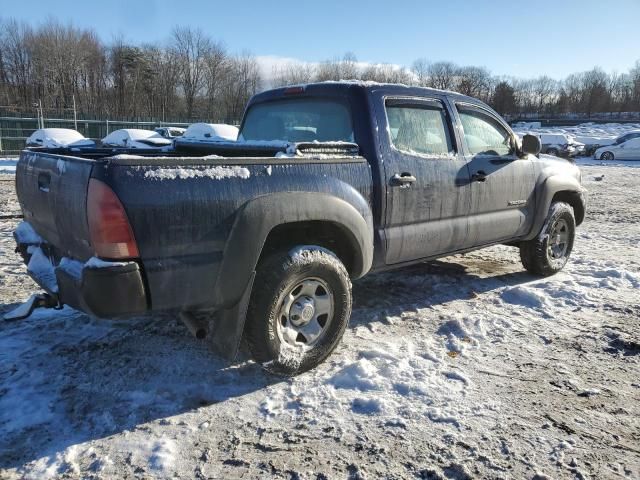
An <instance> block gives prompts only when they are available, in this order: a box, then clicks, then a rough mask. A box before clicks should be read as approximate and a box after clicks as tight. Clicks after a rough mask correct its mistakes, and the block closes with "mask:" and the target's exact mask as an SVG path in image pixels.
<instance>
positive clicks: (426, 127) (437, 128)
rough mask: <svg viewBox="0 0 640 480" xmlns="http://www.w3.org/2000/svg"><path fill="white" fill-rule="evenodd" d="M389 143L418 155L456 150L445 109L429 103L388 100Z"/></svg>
mask: <svg viewBox="0 0 640 480" xmlns="http://www.w3.org/2000/svg"><path fill="white" fill-rule="evenodd" d="M386 111H387V119H388V122H389V137H390V140H391V144H392V145H393V146H394V147H395V148H396V149H398V150H400V151H401V152H404V153H409V154H418V155H434V156H440V155H448V154H450V153H455V152H454V149H453V145H452V141H451V134H450V130H449V127H448V121H447V117H446V113H445V111H444V109H443V108H440V107H438V106H437V105H431V104H424V105H421V104H402V103H393V102H387V104H386Z"/></svg>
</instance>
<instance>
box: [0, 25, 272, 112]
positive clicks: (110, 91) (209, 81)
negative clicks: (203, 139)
mask: <svg viewBox="0 0 640 480" xmlns="http://www.w3.org/2000/svg"><path fill="white" fill-rule="evenodd" d="M261 88H262V78H261V75H260V71H259V68H258V63H257V61H256V59H255V58H254V57H253V56H252V55H250V54H248V53H242V54H239V55H232V54H230V53H229V52H228V51H227V50H226V48H225V47H224V45H223V44H222V43H220V42H216V41H214V40H213V39H212V38H211V37H210V36H208V35H207V34H205V33H204V32H203V31H202V30H199V29H193V28H188V27H176V28H174V29H173V31H172V32H171V37H170V38H169V39H168V41H167V42H166V43H165V44H163V45H155V44H142V45H132V44H130V43H127V42H125V41H124V40H122V39H116V40H115V41H113V42H111V43H110V44H105V43H104V42H102V41H101V40H100V39H99V38H98V37H97V36H96V34H95V33H94V32H93V31H91V30H88V29H81V28H76V27H74V26H73V25H65V24H62V23H60V22H58V21H56V20H49V21H47V22H46V23H45V24H43V25H41V26H39V27H35V28H34V27H32V26H30V25H29V24H27V23H24V22H18V21H16V20H13V19H9V20H5V21H2V22H0V105H1V106H5V107H17V108H22V109H27V110H28V109H33V108H34V106H35V105H38V104H39V103H40V102H42V108H43V109H44V110H45V111H46V112H47V113H55V112H57V113H62V112H64V111H68V110H69V109H71V108H73V106H74V103H75V106H76V109H77V112H78V115H81V116H83V117H86V118H91V117H94V118H114V119H115V118H118V119H124V118H141V117H148V118H154V119H158V120H163V119H165V118H166V119H172V118H173V119H176V118H182V119H194V118H209V119H215V120H221V121H225V120H229V121H231V120H234V119H237V118H240V117H241V116H242V111H243V108H244V105H245V104H246V102H247V101H248V100H249V98H250V97H251V96H252V95H253V94H255V93H256V92H258V91H259V90H260V89H261Z"/></svg>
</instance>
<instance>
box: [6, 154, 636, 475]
mask: <svg viewBox="0 0 640 480" xmlns="http://www.w3.org/2000/svg"><path fill="white" fill-rule="evenodd" d="M582 169H583V179H584V183H585V186H586V187H587V188H588V189H589V213H588V215H587V220H586V221H585V224H584V225H583V226H582V227H580V229H579V233H578V237H577V240H576V245H575V249H574V254H573V257H572V260H571V261H570V263H569V265H568V267H567V268H566V269H565V271H563V272H562V273H560V274H558V275H556V276H553V277H549V278H543V279H539V278H534V277H532V276H530V275H528V274H526V273H524V272H523V271H522V268H521V266H520V264H519V261H518V255H517V251H516V250H515V249H513V248H509V247H493V248H491V249H488V250H482V251H478V252H474V253H471V254H467V255H464V256H456V257H453V258H449V259H445V260H442V261H438V262H431V263H429V264H421V265H416V266H412V267H408V268H403V269H401V270H398V271H395V272H388V273H381V274H375V275H370V276H367V277H365V278H364V279H361V280H359V281H356V282H354V287H353V288H354V300H355V304H354V310H353V317H352V320H351V323H350V325H349V327H348V329H347V331H346V333H345V337H344V339H343V341H342V343H341V345H340V346H339V348H338V349H337V351H336V352H335V353H334V354H333V355H332V356H331V357H330V358H329V359H328V361H327V362H326V363H324V364H323V365H321V366H320V367H319V368H317V369H316V370H314V371H312V372H309V373H306V374H304V375H301V376H299V377H297V378H294V379H282V378H278V377H273V376H270V375H267V374H265V373H264V372H263V371H262V370H261V369H260V368H259V367H258V366H257V365H255V364H254V363H253V362H251V361H249V360H248V355H247V353H246V352H243V353H242V356H241V359H240V361H239V362H238V363H237V364H234V365H233V366H231V367H229V366H226V365H225V364H223V362H222V361H221V360H220V359H219V358H217V357H215V356H214V355H212V354H211V353H210V352H209V350H208V349H207V347H206V344H205V343H202V342H200V343H199V342H198V341H196V340H195V339H193V338H192V337H191V336H190V334H189V333H188V332H187V329H186V328H185V327H184V326H183V325H182V324H181V323H179V322H178V320H177V319H176V318H175V317H173V316H170V315H157V316H155V317H154V318H147V317H140V318H134V319H129V320H116V321H104V320H96V319H91V318H89V317H87V316H86V315H83V314H81V313H79V312H76V311H74V310H72V309H70V308H65V309H63V310H61V311H54V310H41V311H38V312H37V313H35V314H34V315H33V316H32V317H31V318H29V319H27V320H25V321H23V322H18V323H10V324H8V323H3V322H0V478H9V479H13V478H38V479H40V478H79V477H80V478H94V477H95V478H132V477H146V478H173V477H179V478H207V477H214V478H239V477H244V478H267V477H268V478H314V479H315V478H389V477H391V478H455V479H467V478H529V479H530V478H538V479H542V478H572V479H573V478H625V477H626V478H639V477H640V448H639V447H638V432H639V430H638V427H639V424H638V418H640V340H639V339H640V325H639V322H638V319H639V318H640V295H639V294H638V292H639V289H640V212H639V211H638V209H637V206H636V203H637V201H636V199H635V198H634V195H633V193H634V192H636V191H637V190H638V188H640V170H638V169H636V168H622V167H619V166H602V165H593V166H584V167H583V168H582ZM603 175H604V177H603ZM596 178H600V179H601V180H600V181H596ZM12 196H14V192H13V185H12V182H0V198H1V199H2V201H4V200H5V199H6V198H11V197H12ZM12 201H13V200H12ZM16 225H17V221H14V220H4V221H2V222H0V255H1V256H2V259H3V261H2V262H1V265H0V269H1V270H2V274H1V275H0V295H1V298H2V305H1V306H0V313H4V312H6V311H8V310H10V309H11V308H13V307H14V306H16V304H17V302H18V301H20V300H23V299H25V298H27V297H28V296H29V295H30V294H31V293H33V292H36V291H38V290H37V288H36V286H35V285H34V284H33V282H32V281H31V280H30V279H29V278H28V277H27V276H26V275H25V267H24V266H23V265H22V264H21V261H20V259H19V258H18V255H17V254H15V253H14V252H13V248H14V245H13V240H12V238H11V232H12V230H13V229H14V228H15V227H16ZM613 252H614V253H613ZM536 476H537V477H536Z"/></svg>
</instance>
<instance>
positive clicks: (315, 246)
mask: <svg viewBox="0 0 640 480" xmlns="http://www.w3.org/2000/svg"><path fill="white" fill-rule="evenodd" d="M301 132H304V135H305V136H307V138H310V136H313V140H311V141H308V142H295V143H294V142H292V141H291V140H290V139H289V138H290V137H289V136H290V135H296V136H297V135H300V134H301ZM240 138H242V141H229V140H226V141H220V142H209V143H208V145H206V147H207V148H206V149H204V148H202V147H201V148H202V150H203V151H202V155H201V156H198V157H196V156H191V157H188V156H185V155H184V151H181V150H180V149H179V148H178V145H179V143H178V142H179V141H180V140H181V139H176V151H171V152H167V153H166V154H163V155H161V156H160V155H158V156H155V157H154V156H153V155H150V156H139V155H113V154H112V153H111V152H104V151H94V152H91V153H86V154H85V153H84V151H83V152H81V153H79V154H78V155H75V156H72V155H61V154H56V152H55V151H52V152H47V151H44V152H29V151H25V152H23V153H22V155H21V157H20V161H19V162H18V166H17V175H16V190H17V193H18V198H19V201H20V205H21V207H22V210H23V212H24V213H25V221H24V222H22V223H21V224H20V226H19V227H18V228H17V230H16V232H15V238H16V241H17V251H19V252H20V253H21V254H22V255H23V256H24V259H25V262H26V263H27V265H28V266H27V270H28V271H29V273H30V274H31V275H32V277H33V278H34V279H35V280H36V281H37V282H38V284H39V285H40V286H42V287H43V288H44V289H45V290H46V291H47V292H48V297H45V298H47V299H48V301H49V303H50V304H53V305H59V304H68V305H71V306H73V307H75V308H78V309H80V310H82V311H84V312H88V313H90V314H92V315H95V316H99V317H106V318H113V317H117V316H122V315H137V314H141V313H143V312H147V311H162V310H169V311H179V312H180V314H181V317H182V318H183V320H184V322H185V323H186V324H187V326H188V327H189V329H190V330H191V331H192V332H193V333H194V334H195V335H196V336H198V337H203V336H206V335H207V331H209V332H211V334H212V335H210V337H211V342H212V344H213V345H214V346H215V347H216V349H217V350H218V351H220V352H221V353H225V354H226V355H227V356H230V357H234V356H235V354H236V352H237V349H238V345H239V342H240V339H241V338H245V339H246V341H247V344H248V346H249V349H250V351H251V353H252V355H253V357H254V358H255V360H256V361H258V362H259V363H261V364H262V365H263V366H264V368H266V369H268V370H270V371H273V372H276V373H280V374H287V375H293V374H297V373H301V372H304V371H305V370H308V369H310V368H313V367H314V366H316V365H318V364H319V363H320V362H322V361H323V360H324V359H325V358H327V357H328V356H329V355H330V354H331V352H332V351H333V350H334V349H335V348H336V346H337V345H338V343H339V342H340V339H341V338H342V335H343V333H344V331H345V328H346V327H347V323H348V321H349V317H350V316H351V306H352V297H351V293H352V292H351V279H357V278H360V277H362V276H364V275H366V274H367V273H369V272H373V271H383V270H389V269H392V268H397V267H401V266H405V265H408V264H412V263H417V262H423V261H425V260H431V259H435V258H439V257H443V256H447V255H451V254H457V253H462V252H466V251H471V250H475V249H479V248H482V247H486V246H490V245H495V244H503V243H504V244H508V245H511V246H514V247H517V248H519V251H520V259H521V261H522V264H523V266H524V268H525V269H526V270H528V271H529V272H531V273H534V274H536V275H542V276H547V275H552V274H554V273H556V272H558V271H560V270H561V269H562V268H563V267H564V265H565V264H566V263H567V261H568V259H569V256H570V254H571V251H572V248H573V242H574V238H575V228H576V225H580V224H581V223H582V221H583V219H584V217H585V198H584V189H583V188H582V187H581V185H580V180H581V175H580V170H579V169H578V167H577V166H576V165H575V164H574V163H573V162H569V161H567V160H564V159H560V158H554V157H550V156H546V155H539V156H538V153H539V152H540V141H539V139H538V138H537V137H535V136H532V135H525V136H524V137H523V140H522V142H519V141H518V140H517V139H516V137H515V135H514V133H513V132H512V130H511V129H510V128H509V126H508V125H507V124H506V123H505V122H504V120H503V119H502V118H501V117H500V116H499V115H498V114H497V113H496V112H494V111H493V110H492V109H491V108H489V107H488V106H487V105H485V104H484V103H482V102H480V101H478V100H476V99H473V98H470V97H467V96H464V95H460V94H456V93H452V92H444V91H440V90H433V89H426V88H417V87H405V86H401V85H381V84H371V83H367V82H332V83H318V84H309V85H305V86H297V87H289V88H279V89H275V90H271V91H267V92H262V93H260V94H258V95H255V96H254V97H253V98H252V99H251V101H250V103H249V105H248V106H247V109H246V113H245V116H244V119H243V121H242V126H241V136H240ZM124 151H125V152H126V151H127V150H124ZM189 151H191V152H192V151H194V150H189ZM222 155H225V156H222ZM172 156H175V157H177V158H172ZM160 157H162V158H160ZM61 166H62V167H64V168H60V167H61ZM63 175H66V176H65V177H62V176H63ZM62 180H64V181H62ZM44 182H46V185H44ZM61 185H64V188H61ZM43 186H46V188H47V194H46V195H44V194H43V192H42V188H43ZM27 310H28V309H27ZM22 311H24V309H23V310H22ZM23 315H24V314H23ZM27 315H28V313H27ZM245 319H246V321H245Z"/></svg>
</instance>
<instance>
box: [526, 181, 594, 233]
mask: <svg viewBox="0 0 640 480" xmlns="http://www.w3.org/2000/svg"><path fill="white" fill-rule="evenodd" d="M554 201H562V202H566V203H568V204H569V205H571V207H573V211H574V215H575V219H576V226H577V225H580V224H581V223H582V222H583V221H584V217H585V214H586V198H585V189H584V188H582V186H581V185H580V183H579V182H578V180H577V179H575V178H572V177H568V176H564V175H552V176H550V177H548V178H547V179H546V180H545V181H544V183H543V184H542V185H541V188H540V190H539V195H538V202H537V205H536V212H535V216H534V221H533V225H532V227H531V230H530V232H529V235H528V236H527V237H525V238H524V240H531V239H532V238H534V237H535V236H536V235H538V233H539V232H540V230H541V229H542V226H543V225H544V222H545V219H546V218H547V214H548V212H549V208H550V207H551V204H552V203H553V202H554Z"/></svg>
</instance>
